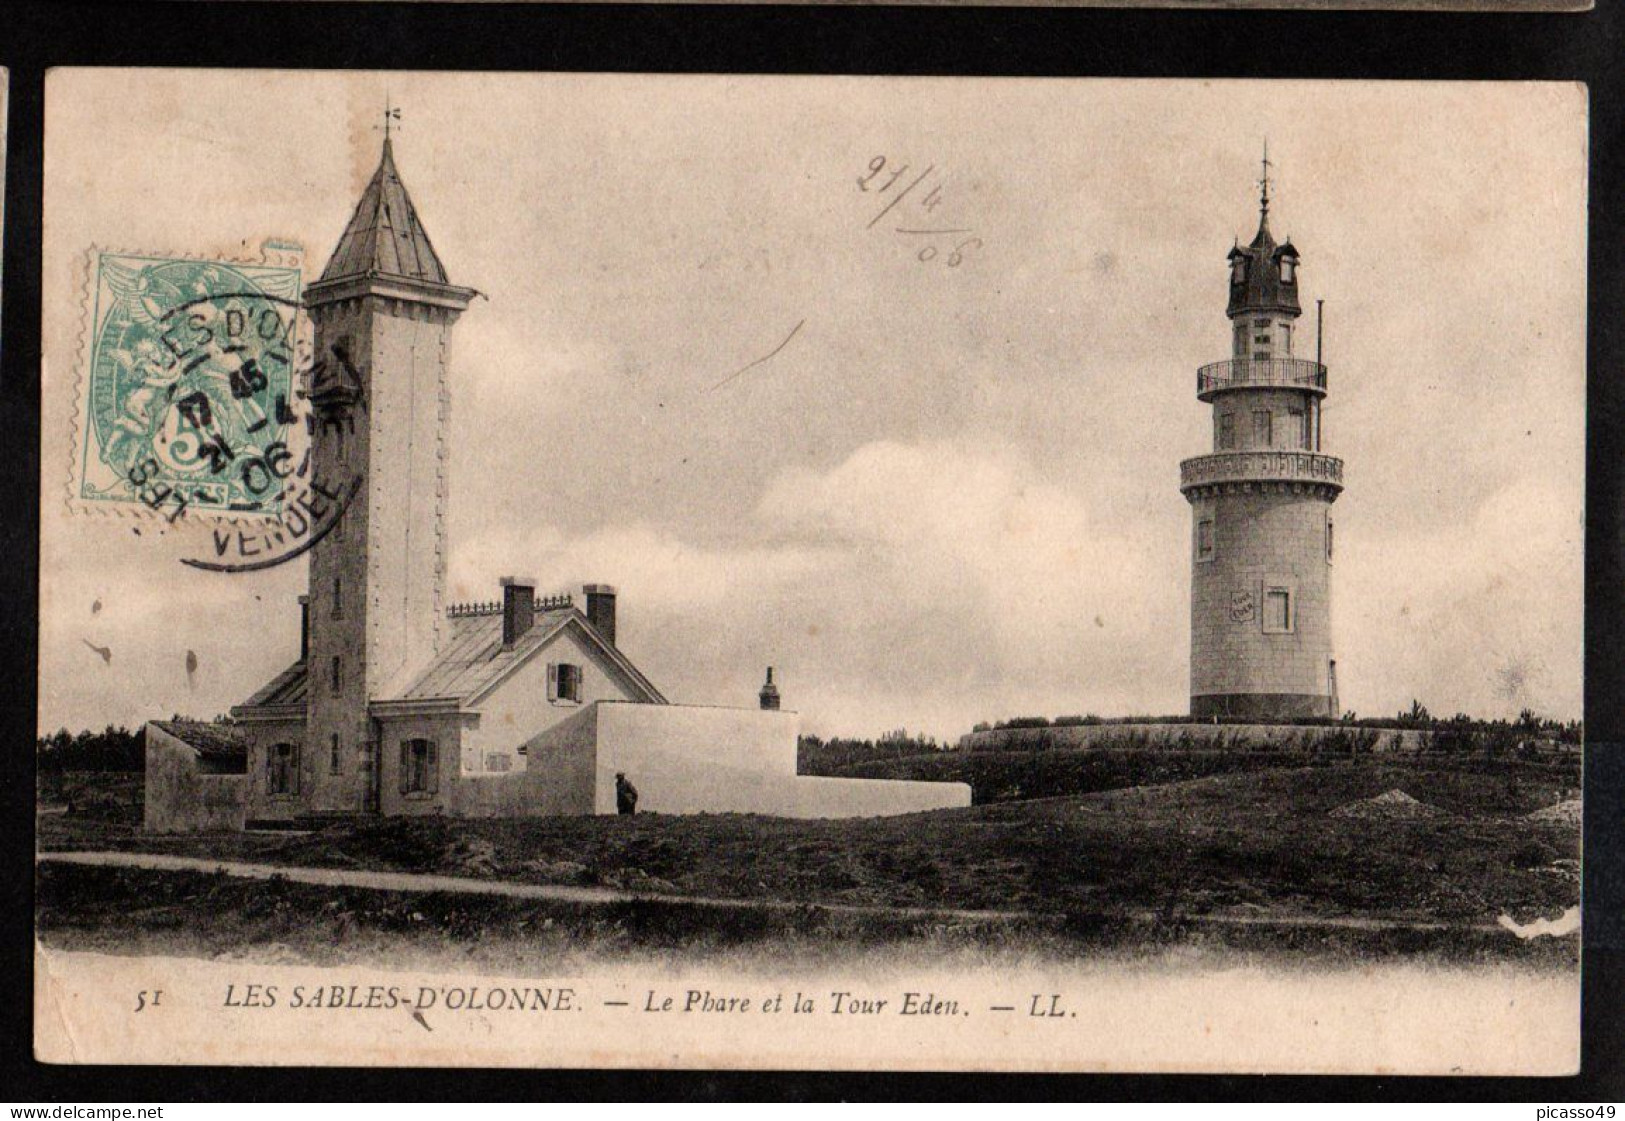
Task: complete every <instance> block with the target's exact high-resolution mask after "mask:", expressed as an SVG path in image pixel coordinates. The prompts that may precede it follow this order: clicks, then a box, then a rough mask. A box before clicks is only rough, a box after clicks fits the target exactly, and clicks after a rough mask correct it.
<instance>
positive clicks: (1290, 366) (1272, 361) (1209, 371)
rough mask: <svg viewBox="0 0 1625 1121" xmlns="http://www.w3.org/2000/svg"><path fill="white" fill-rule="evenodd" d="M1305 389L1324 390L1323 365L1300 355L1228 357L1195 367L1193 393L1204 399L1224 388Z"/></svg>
mask: <svg viewBox="0 0 1625 1121" xmlns="http://www.w3.org/2000/svg"><path fill="white" fill-rule="evenodd" d="M1254 388H1261V389H1270V388H1278V389H1307V390H1309V391H1310V392H1313V393H1325V392H1326V367H1325V366H1323V365H1321V364H1320V363H1319V362H1310V361H1308V360H1307V359H1303V358H1231V359H1228V360H1227V361H1224V362H1210V363H1208V364H1207V365H1206V366H1203V367H1202V368H1201V369H1199V370H1197V371H1196V396H1197V397H1199V398H1201V399H1202V400H1203V401H1208V400H1211V399H1212V397H1213V394H1215V393H1222V392H1224V391H1225V390H1227V389H1254Z"/></svg>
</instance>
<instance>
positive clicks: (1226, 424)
mask: <svg viewBox="0 0 1625 1121" xmlns="http://www.w3.org/2000/svg"><path fill="white" fill-rule="evenodd" d="M1235 446H1236V417H1235V414H1234V413H1220V414H1219V450H1220V451H1225V450H1228V449H1230V448H1233V447H1235Z"/></svg>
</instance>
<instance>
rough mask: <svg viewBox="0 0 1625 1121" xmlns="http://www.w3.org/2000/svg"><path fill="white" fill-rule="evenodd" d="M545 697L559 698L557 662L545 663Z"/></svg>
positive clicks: (553, 699)
mask: <svg viewBox="0 0 1625 1121" xmlns="http://www.w3.org/2000/svg"><path fill="white" fill-rule="evenodd" d="M547 699H548V700H550V701H556V700H558V699H559V667H558V663H557V662H548V663H547Z"/></svg>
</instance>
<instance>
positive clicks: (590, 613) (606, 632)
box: [581, 584, 615, 646]
mask: <svg viewBox="0 0 1625 1121" xmlns="http://www.w3.org/2000/svg"><path fill="white" fill-rule="evenodd" d="M581 590H582V592H583V593H585V595H586V597H587V622H589V623H591V624H592V625H593V629H594V630H596V631H597V632H598V633H599V634H600V635H601V636H602V637H603V639H604V641H605V642H607V643H609V644H610V645H611V646H614V645H615V587H614V585H612V584H588V585H586V586H585V587H583V588H582V589H581Z"/></svg>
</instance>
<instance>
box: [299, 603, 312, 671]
mask: <svg viewBox="0 0 1625 1121" xmlns="http://www.w3.org/2000/svg"><path fill="white" fill-rule="evenodd" d="M309 659H310V597H309V596H300V597H299V660H300V661H301V662H304V661H308V660H309Z"/></svg>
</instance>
